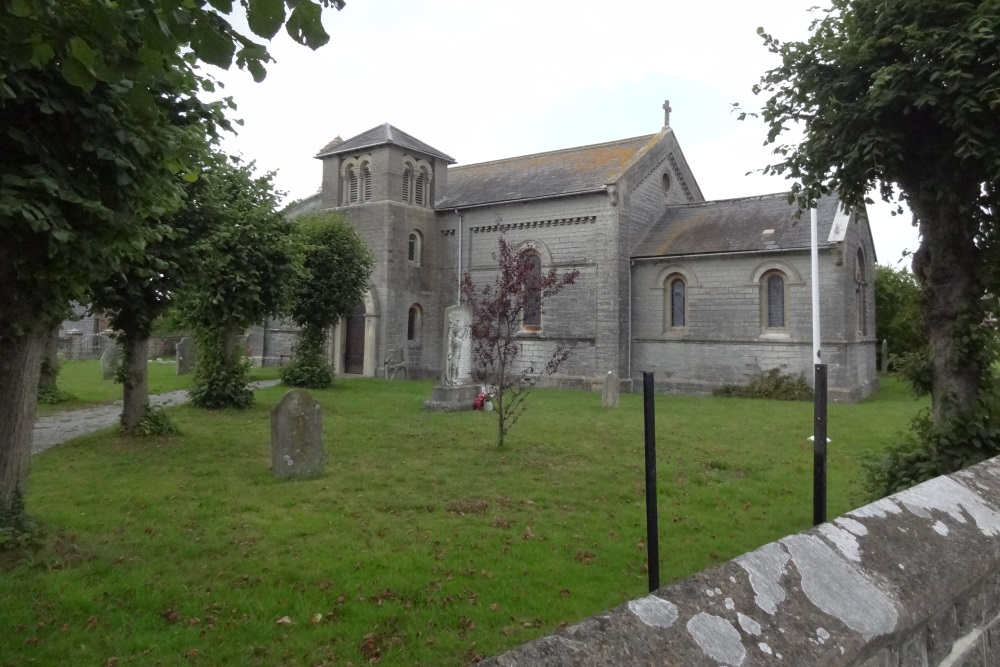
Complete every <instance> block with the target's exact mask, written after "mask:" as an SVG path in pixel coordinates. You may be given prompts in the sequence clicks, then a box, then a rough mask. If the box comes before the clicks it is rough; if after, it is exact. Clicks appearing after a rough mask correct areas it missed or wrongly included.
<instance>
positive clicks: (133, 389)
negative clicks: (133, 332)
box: [122, 336, 149, 434]
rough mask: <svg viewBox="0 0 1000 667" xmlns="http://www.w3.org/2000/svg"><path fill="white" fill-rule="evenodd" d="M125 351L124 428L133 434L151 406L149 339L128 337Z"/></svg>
mask: <svg viewBox="0 0 1000 667" xmlns="http://www.w3.org/2000/svg"><path fill="white" fill-rule="evenodd" d="M122 346H123V349H124V357H125V358H124V359H123V363H122V366H123V368H124V371H125V372H124V375H125V382H124V384H123V385H122V428H123V429H124V431H125V433H128V434H132V433H134V432H135V428H136V426H138V425H139V422H141V421H142V419H143V417H145V416H146V408H147V406H148V404H149V382H148V381H147V374H146V369H147V366H148V360H147V356H148V354H147V353H148V351H149V338H141V339H138V340H137V339H135V338H133V337H131V336H126V337H125V338H124V340H123V341H122Z"/></svg>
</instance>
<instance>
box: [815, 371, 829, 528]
mask: <svg viewBox="0 0 1000 667" xmlns="http://www.w3.org/2000/svg"><path fill="white" fill-rule="evenodd" d="M815 373H816V374H815V376H814V377H815V378H816V382H815V386H814V387H813V389H814V394H815V396H814V398H813V525H814V526H818V525H819V524H821V523H826V364H816V370H815Z"/></svg>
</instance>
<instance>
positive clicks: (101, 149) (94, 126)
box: [0, 0, 342, 530]
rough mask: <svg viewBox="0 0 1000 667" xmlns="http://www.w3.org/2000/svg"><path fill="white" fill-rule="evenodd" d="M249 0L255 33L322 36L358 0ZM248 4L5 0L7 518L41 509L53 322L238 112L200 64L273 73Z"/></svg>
mask: <svg viewBox="0 0 1000 667" xmlns="http://www.w3.org/2000/svg"><path fill="white" fill-rule="evenodd" d="M241 4H242V5H243V6H245V7H246V8H247V19H248V24H249V26H250V29H251V31H252V32H253V33H254V34H256V35H258V36H260V37H264V38H270V37H271V36H273V35H274V34H275V33H276V32H277V30H278V29H279V28H280V27H281V26H282V25H285V26H286V29H287V30H288V32H289V33H290V34H291V35H292V37H293V38H294V39H296V40H297V41H299V42H301V43H304V44H307V45H308V46H311V47H312V48H316V47H318V46H320V45H321V44H323V43H325V41H326V40H327V39H328V36H327V35H326V33H325V32H324V30H323V27H322V24H321V21H320V13H321V10H322V7H330V6H336V7H338V8H339V7H340V6H342V3H340V2H339V0H321V2H320V3H319V4H317V3H316V2H315V1H314V0H298V1H296V2H292V1H291V0H288V1H287V2H284V1H283V0H245V1H244V2H242V3H241ZM286 5H288V6H290V8H291V12H290V13H287V14H286ZM232 10H233V3H232V0H210V1H209V2H208V3H206V2H203V1H201V0H198V1H197V2H192V1H190V0H122V1H120V2H108V1H105V0H60V2H52V1H51V0H9V1H8V2H4V3H2V4H0V62H2V63H3V64H4V67H3V70H2V71H0V155H2V156H3V158H2V159H3V162H2V166H0V235H2V236H3V239H4V242H3V244H0V312H2V313H3V314H4V317H3V318H2V320H0V377H3V378H5V380H4V382H0V529H9V528H13V529H15V530H16V529H19V527H22V526H23V525H24V522H25V513H24V493H25V487H26V483H27V476H28V466H29V461H30V452H31V431H32V426H33V422H34V409H35V397H36V391H37V384H38V378H39V369H40V355H41V348H42V344H43V332H44V330H45V329H46V328H49V327H52V326H54V325H55V324H56V323H57V322H59V321H61V320H62V319H64V318H65V316H66V314H67V312H68V308H69V304H70V302H72V301H74V300H76V301H81V302H82V301H84V300H85V297H86V291H87V287H88V286H89V285H90V284H92V283H93V282H94V281H96V280H100V279H102V278H103V277H105V276H107V275H110V274H111V273H114V272H115V271H117V270H119V269H120V267H121V266H122V265H123V262H127V261H128V260H129V259H131V258H136V257H139V256H141V255H143V254H144V253H145V248H146V246H147V244H148V243H149V242H151V241H154V240H156V238H158V237H159V236H160V235H161V234H162V233H164V231H165V230H164V229H163V227H162V226H161V225H160V224H159V222H158V220H159V217H160V216H161V215H162V214H163V213H165V212H167V211H169V210H170V209H171V208H174V207H176V205H177V203H178V202H179V191H178V188H179V180H180V179H179V178H177V175H178V174H187V175H188V176H189V177H191V178H193V175H192V174H191V172H190V167H189V165H190V164H191V163H192V161H193V155H194V154H197V153H198V152H199V150H200V149H199V147H200V146H201V145H202V144H203V143H204V141H205V137H206V135H208V137H209V138H211V137H213V136H214V134H215V131H216V127H220V126H221V127H225V125H226V124H225V122H224V119H223V118H222V116H221V106H220V105H212V104H204V103H202V102H200V101H199V100H198V98H197V97H196V96H195V95H194V94H193V91H194V90H195V89H197V88H198V87H200V88H202V89H210V88H212V84H211V82H210V81H207V80H205V79H203V78H200V77H198V76H197V75H196V74H195V72H194V69H193V66H194V64H195V63H196V62H197V61H199V60H201V61H204V62H208V63H211V64H214V65H219V66H221V67H228V66H229V65H230V64H231V63H232V61H233V60H234V59H235V61H236V62H237V64H238V65H240V66H241V67H247V68H248V69H249V70H250V71H251V73H253V75H254V77H255V78H257V79H258V80H259V79H260V78H262V77H263V76H264V74H265V64H266V63H267V62H268V61H269V60H270V56H269V54H268V53H267V50H266V48H264V46H262V45H261V44H258V43H256V42H255V41H254V40H253V39H251V38H249V37H247V36H246V35H243V34H241V33H239V32H238V31H237V30H235V29H234V28H233V27H232V26H231V25H230V24H229V22H228V21H227V20H226V18H225V15H226V14H229V13H231V12H232ZM179 91H184V92H179ZM194 118H200V119H201V121H202V125H201V127H200V128H197V129H195V128H193V124H192V123H191V120H192V119H194Z"/></svg>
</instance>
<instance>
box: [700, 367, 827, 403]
mask: <svg viewBox="0 0 1000 667" xmlns="http://www.w3.org/2000/svg"><path fill="white" fill-rule="evenodd" d="M712 393H713V394H714V395H716V396H729V397H732V398H770V399H773V400H778V401H811V400H813V390H812V387H810V386H809V384H808V383H807V382H806V379H805V378H804V377H803V376H802V375H790V374H787V373H784V374H783V373H782V372H781V371H780V370H779V369H777V368H772V369H771V370H769V371H765V372H763V373H758V374H757V375H754V376H753V377H751V378H750V382H748V383H747V384H746V385H738V384H727V385H723V386H721V387H719V388H718V389H716V390H715V391H714V392H712Z"/></svg>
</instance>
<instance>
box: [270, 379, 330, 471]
mask: <svg viewBox="0 0 1000 667" xmlns="http://www.w3.org/2000/svg"><path fill="white" fill-rule="evenodd" d="M325 466H326V452H325V451H324V449H323V409H322V408H321V407H320V405H319V402H318V401H316V399H314V398H313V397H312V396H310V395H309V392H307V391H305V390H304V389H292V390H291V391H289V392H288V393H287V394H285V395H284V396H282V398H281V400H280V401H279V402H278V404H277V405H276V406H274V408H273V409H272V410H271V472H272V473H274V476H275V477H278V478H279V479H289V478H293V479H294V478H301V477H316V476H317V475H321V474H322V473H323V468H324V467H325Z"/></svg>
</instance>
